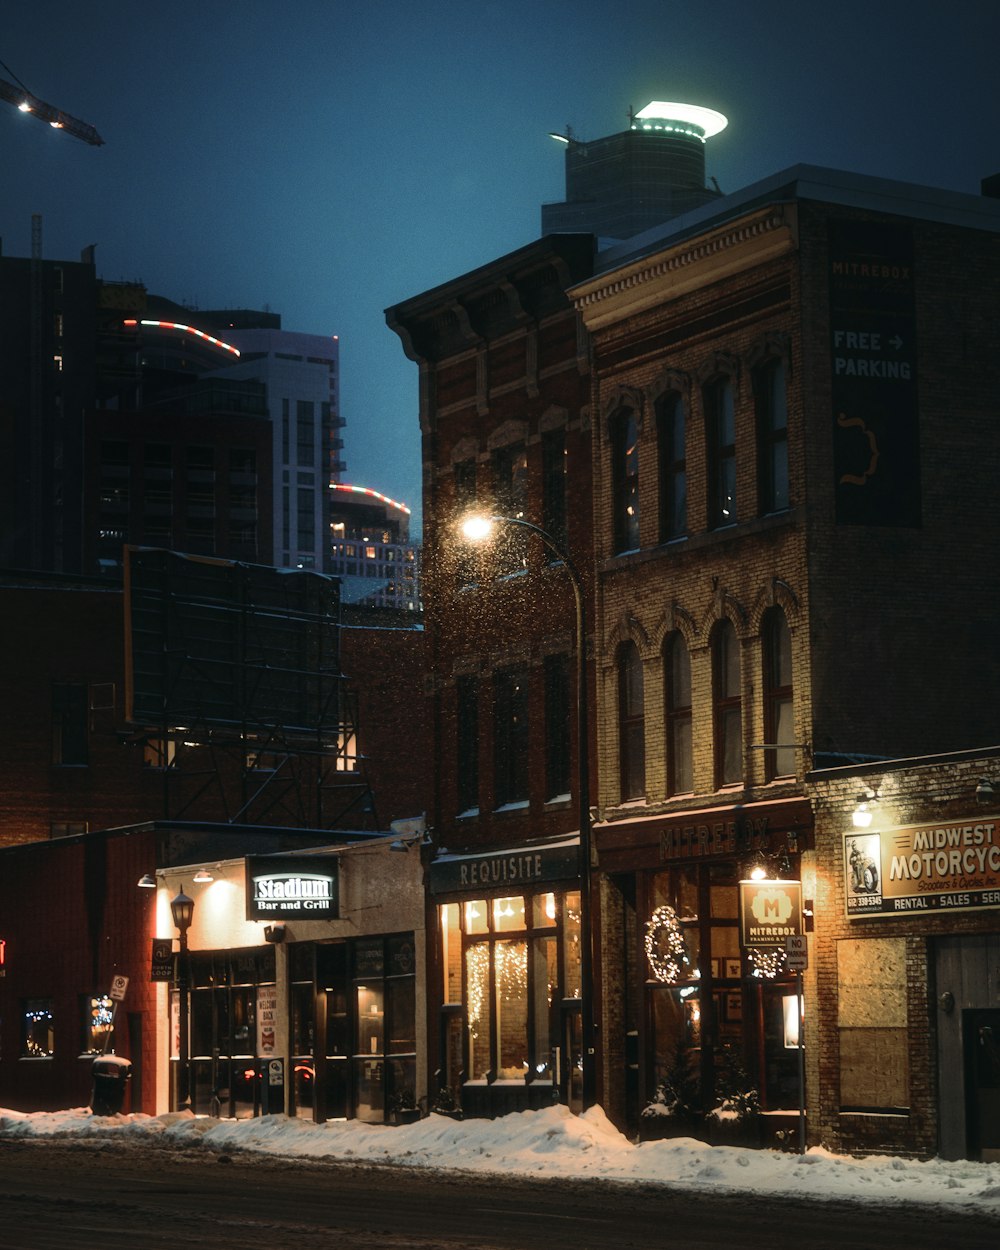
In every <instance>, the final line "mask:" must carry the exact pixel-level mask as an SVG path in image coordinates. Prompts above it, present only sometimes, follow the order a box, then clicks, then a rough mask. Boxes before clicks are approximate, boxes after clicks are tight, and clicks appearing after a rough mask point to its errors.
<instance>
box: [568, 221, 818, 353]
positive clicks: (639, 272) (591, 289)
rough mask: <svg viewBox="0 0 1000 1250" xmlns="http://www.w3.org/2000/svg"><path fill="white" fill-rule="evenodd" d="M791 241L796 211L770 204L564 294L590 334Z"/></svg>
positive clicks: (777, 252)
mask: <svg viewBox="0 0 1000 1250" xmlns="http://www.w3.org/2000/svg"><path fill="white" fill-rule="evenodd" d="M796 236H797V230H796V217H795V206H794V205H789V204H779V205H771V206H769V207H768V208H766V209H762V210H761V211H760V212H757V213H752V214H748V215H747V216H745V217H741V218H740V219H739V220H738V221H734V222H729V223H727V224H726V225H725V226H723V227H720V228H719V229H716V230H713V231H710V232H708V233H706V234H703V235H700V236H699V237H698V238H695V239H687V240H685V241H684V242H683V243H678V244H676V245H675V246H673V247H669V246H668V247H666V248H664V250H662V251H660V252H657V253H655V254H654V255H650V256H644V257H643V258H642V259H641V260H639V261H635V262H633V263H631V264H626V265H623V266H621V267H620V268H618V269H615V270H611V271H610V272H608V273H604V274H601V275H600V276H599V277H597V278H593V279H591V280H590V281H588V282H584V283H580V284H579V285H578V286H576V287H574V288H573V289H572V290H571V291H570V292H569V294H570V297H571V298H572V300H573V303H574V306H575V307H576V309H577V311H578V312H579V313H580V315H581V316H582V317H583V320H584V322H585V323H586V326H587V329H588V330H590V331H593V330H595V329H600V328H601V327H602V326H604V325H607V324H608V323H610V322H613V321H618V320H620V319H621V318H622V317H625V316H629V315H631V314H633V313H636V312H640V311H642V310H643V309H644V308H646V307H649V306H650V305H651V304H662V303H663V302H664V301H666V300H670V299H674V298H677V297H678V296H681V295H683V294H685V293H686V292H688V291H690V290H692V289H693V288H695V287H699V286H704V285H706V284H707V283H709V282H717V281H719V280H720V279H722V278H725V277H730V276H731V275H732V274H734V273H739V272H741V271H743V270H746V269H750V268H753V267H754V266H756V265H760V264H762V263H763V262H764V261H767V260H770V259H773V258H774V257H776V256H781V255H784V254H785V253H787V252H791V251H793V250H794V249H795V248H796V247H797V237H796Z"/></svg>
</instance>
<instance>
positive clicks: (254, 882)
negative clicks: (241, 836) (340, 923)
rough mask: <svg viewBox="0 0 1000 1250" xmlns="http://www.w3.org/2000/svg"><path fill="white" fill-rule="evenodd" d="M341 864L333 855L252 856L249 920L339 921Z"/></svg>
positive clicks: (249, 861)
mask: <svg viewBox="0 0 1000 1250" xmlns="http://www.w3.org/2000/svg"><path fill="white" fill-rule="evenodd" d="M338 885H339V877H338V862H337V860H336V859H335V858H334V857H333V856H323V857H322V858H320V857H318V856H312V855H310V856H301V857H299V858H295V859H291V858H287V857H286V856H249V857H248V858H247V861H246V895H247V908H246V910H247V920H282V921H284V920H292V919H295V918H296V917H299V918H301V919H303V920H335V919H337V917H338V916H339V915H340V910H339V902H340V898H339V890H338Z"/></svg>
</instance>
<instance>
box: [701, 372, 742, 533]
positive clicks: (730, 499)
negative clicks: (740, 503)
mask: <svg viewBox="0 0 1000 1250" xmlns="http://www.w3.org/2000/svg"><path fill="white" fill-rule="evenodd" d="M705 443H706V451H707V455H708V525H709V528H710V529H720V528H721V527H722V526H724V525H735V524H736V414H735V410H734V407H733V387H732V383H731V382H730V381H729V378H726V377H721V378H716V379H715V380H714V381H713V382H710V383H709V384H708V386H706V387H705Z"/></svg>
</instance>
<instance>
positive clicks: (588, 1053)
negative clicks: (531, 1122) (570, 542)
mask: <svg viewBox="0 0 1000 1250" xmlns="http://www.w3.org/2000/svg"><path fill="white" fill-rule="evenodd" d="M500 525H513V526H517V527H519V528H521V529H525V530H528V532H529V533H531V534H534V535H535V536H536V538H538V539H539V540H540V541H541V542H542V544H543V545H544V546H545V547H546V548H547V549H548V551H549V552H551V554H552V555H553V556H555V558H556V559H557V560H558V561H559V562H560V563H561V564H562V566H563V568H565V570H566V572H567V574H568V575H569V579H570V582H571V583H572V586H573V599H574V604H575V608H576V640H575V641H576V666H577V679H576V722H577V753H576V754H577V774H576V783H577V802H578V805H579V821H580V850H579V858H580V1015H581V1020H580V1025H581V1045H582V1049H583V1088H582V1090H581V1097H582V1103H583V1110H584V1111H586V1110H587V1108H588V1107H592V1106H593V1105H594V1103H595V1102H596V1101H597V1072H596V1066H595V1043H594V1039H595V1033H596V1030H595V1027H594V958H593V928H592V922H591V897H590V843H591V829H590V766H589V737H588V730H587V635H586V621H585V618H584V611H583V583H582V581H581V579H580V573H579V571H578V569H577V567H576V565H575V564H574V563H573V561H572V560H571V559H570V557H569V553H568V552H567V551H566V550H565V548H564V547H563V546H562V545H561V544H560V543H559V542H557V540H556V539H555V538H553V537H552V535H551V534H550V533H548V532H547V531H546V530H543V529H542V528H541V527H540V526H538V525H534V524H533V523H532V522H531V521H526V520H524V519H523V517H511V516H470V517H467V518H466V519H465V520H464V521H463V522H462V524H461V531H462V534H463V535H464V537H465V538H466V540H467V541H469V542H474V543H482V542H486V541H488V540H489V539H490V538H491V536H492V534H493V531H494V529H495V528H496V527H497V526H500Z"/></svg>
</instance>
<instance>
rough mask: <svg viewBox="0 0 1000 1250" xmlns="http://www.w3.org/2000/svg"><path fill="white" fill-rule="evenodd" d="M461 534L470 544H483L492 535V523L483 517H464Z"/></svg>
mask: <svg viewBox="0 0 1000 1250" xmlns="http://www.w3.org/2000/svg"><path fill="white" fill-rule="evenodd" d="M462 533H463V535H464V536H465V538H466V539H467V540H468V541H469V542H470V543H481V542H485V540H486V539H487V538H489V536H490V535H491V534H492V533H493V522H492V521H491V520H490V518H489V517H485V516H470V517H466V518H465V520H464V521H463V522H462Z"/></svg>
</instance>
